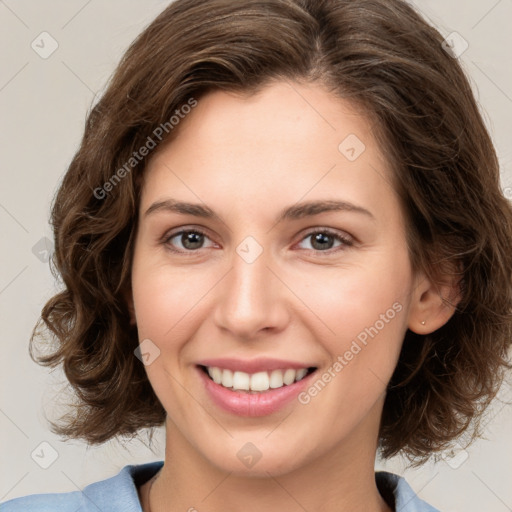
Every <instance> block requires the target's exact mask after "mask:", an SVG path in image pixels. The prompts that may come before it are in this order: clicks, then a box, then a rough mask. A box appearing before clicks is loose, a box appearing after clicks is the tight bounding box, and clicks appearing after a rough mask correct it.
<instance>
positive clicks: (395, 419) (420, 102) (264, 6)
mask: <svg viewBox="0 0 512 512" xmlns="http://www.w3.org/2000/svg"><path fill="white" fill-rule="evenodd" d="M442 43H443V37H442V36H441V35H440V33H439V32H438V31H437V30H436V29H435V28H433V27H432V26H431V25H430V24H428V23H427V22H426V21H425V20H424V19H423V18H422V17H421V16H420V15H419V14H418V13H417V12H416V11H415V10H414V9H413V8H412V7H411V6H409V5H408V4H407V3H405V2H404V1H402V0H357V1H353V0H244V1H239V0H176V1H175V2H173V3H172V4H170V5H169V6H168V7H167V8H166V9H165V10H164V11H163V12H162V13H161V14H160V15H159V16H158V17H157V18H156V19H155V20H154V21H153V22H152V23H151V24H150V25H149V26H148V27H147V28H146V29H145V30H144V31H143V32H142V33H141V34H140V35H139V36H138V37H137V39H136V40H135V41H134V42H133V43H132V45H131V46H130V47H129V49H128V50H127V51H126V53H125V55H124V56H123V58H122V60H121V62H120V63H119V65H118V67H117V69H116V70H115V72H114V74H113V76H112V77H111V79H110V81H109V84H108V87H107V89H106V91H105V92H104V94H103V95H102V97H101V99H100V100H99V102H98V103H97V104H96V105H95V106H94V107H93V108H92V109H91V111H90V113H89V114H88V117H87V121H86V126H85V132H84V134H83V139H82V141H81V144H80V147H79V149H78V150H77V152H76V154H75V156H74V158H73V159H72V161H71V164H70V165H69V168H68V170H67V173H66V174H65V176H64V178H63V180H62V183H61V184H60V187H59V189H58V191H57V193H56V195H55V197H54V200H53V204H52V212H51V224H52V227H53V230H54V237H55V253H54V256H53V260H52V265H53V266H52V271H53V272H54V273H55V275H58V276H60V278H61V279H62V283H63V285H64V286H63V289H62V291H60V292H59V293H58V294H56V295H55V296H53V297H52V298H51V299H50V300H48V302H47V303H46V305H45V306H44V308H43V310H42V313H41V318H40V319H39V321H38V323H37V325H36V326H35V328H34V331H33V333H32V338H31V340H30V354H31V357H32V358H33V359H34V360H36V361H37V362H38V363H40V364H44V365H48V366H52V367H53V366H56V365H58V364H62V366H63V370H64V373H65V375H66V377H67V379H68V380H69V383H70V386H71V389H72V391H73V393H74V394H75V395H76V400H75V401H74V403H73V404H72V405H70V406H69V407H70V408H69V410H68V412H67V413H66V414H65V415H63V416H62V417H61V418H60V419H59V421H58V422H51V425H52V430H53V432H55V433H58V434H60V435H61V436H65V437H72V438H81V439H84V440H86V441H87V442H88V443H90V444H98V443H102V442H105V441H107V440H109V439H111V438H114V437H116V436H121V435H136V434H137V432H138V431H139V430H140V429H142V428H152V427H157V426H160V425H162V424H163V422H164V421H165V416H166V413H165V410H164V408H163V406H162V404H161V403H160V402H159V400H158V398H157V397H156V395H155V393H154V392H153V389H152V387H151V385H150V383H149V381H148V379H147V377H146V373H145V369H144V366H143V365H142V364H141V363H140V361H139V360H138V359H137V358H136V357H135V356H134V350H135V349H136V347H137V346H138V339H137V330H136V328H135V327H134V326H132V325H130V318H129V313H128V309H127V304H126V301H125V299H124V294H125V293H126V290H129V288H130V269H131V262H132V254H133V245H134V234H135V230H136V226H137V209H138V201H139V197H140V191H141V186H142V183H143V177H144V170H145V168H146V165H147V161H148V159H149V156H146V157H144V158H140V159H137V161H136V162H134V161H133V160H130V159H133V158H134V154H135V153H137V151H138V150H139V149H140V148H141V147H142V146H144V145H145V144H147V141H148V137H151V136H152V134H153V137H154V133H155V130H158V128H159V127H162V126H166V125H165V123H169V119H171V117H172V116H173V115H175V113H176V111H177V110H178V111H179V110H180V109H181V108H182V107H183V105H185V104H187V102H189V101H190V98H195V99H196V100H199V101H200V98H201V96H202V95H204V94H206V93H207V92H209V91H212V90H225V91H237V92H242V93H247V94H253V93H255V92H257V91H258V90H260V89H261V88H262V87H264V86H265V85H266V84H268V83H269V82H270V81H272V80H275V79H284V80H295V81H298V82H303V83H311V82H318V83H321V84H323V85H325V86H326V87H327V88H328V90H329V91H331V92H332V93H333V94H335V95H337V97H340V98H344V99H347V100H348V101H351V102H353V103H354V104H357V105H358V106H359V107H360V108H361V109H362V112H364V113H365V114H366V115H367V116H368V117H369V118H371V119H372V120H373V121H374V125H375V136H376V137H377V139H378V140H379V141H380V142H381V146H382V147H383V148H384V149H385V153H386V156H387V158H388V159H389V162H390V163H391V164H392V165H391V167H392V168H393V169H394V176H393V179H394V186H395V189H396V190H397V192H398V193H399V196H400V200H401V206H402V208H403V212H404V216H405V219H406V223H407V243H408V249H409V254H410V258H411V262H412V266H413V268H414V269H415V270H418V269H421V270H423V271H424V272H425V273H426V275H427V276H428V277H429V278H431V279H434V281H435V282H441V281H442V280H443V279H444V278H446V276H448V275H451V276H452V277H453V276H455V278H456V279H457V280H458V282H459V285H460V291H461V293H460V302H459V303H458V305H457V307H456V311H455V313H454V314H453V316H452V317H451V318H450V320H449V321H448V322H447V323H446V324H445V325H444V326H443V327H441V328H440V329H438V330H436V331H435V332H432V333H430V334H427V335H424V336H423V335H418V334H415V333H413V332H411V331H407V333H406V335H405V339H404V341H403V347H402V351H401V354H400V358H399V361H398V364H397V367H396V370H395V372H394V375H393V376H392V378H391V381H390V383H389V385H388V390H387V396H386V400H385V405H384V411H383V415H382V420H381V426H380V439H379V446H380V449H381V452H382V454H383V456H384V457H390V456H392V455H394V454H397V453H399V452H401V453H403V454H406V455H407V456H408V457H409V458H410V459H411V460H415V461H419V463H421V462H424V461H425V460H426V459H427V458H428V457H429V456H431V455H432V454H435V453H436V452H439V451H440V450H442V449H445V448H446V447H447V446H449V444H450V442H452V441H453V440H454V439H456V438H457V437H459V436H461V434H462V433H465V432H473V436H472V439H474V438H475V436H476V435H477V434H478V424H479V421H478V420H479V419H481V417H482V413H483V411H484V410H485V409H486V407H487V406H488V405H489V404H490V402H491V401H492V399H493V398H494V397H495V395H496V393H497V391H498V389H499V386H500V384H501V382H502V380H503V377H504V372H505V370H506V368H509V367H510V366H509V363H508V354H507V351H508V348H509V347H510V345H511V340H512V208H511V205H510V203H509V202H508V201H507V200H506V198H505V197H504V195H503V192H502V191H501V189H500V174H499V165H498V160H497V157H496V153H495V149H494V147H493V143H492V141H491V138H490V136H489V134H488V132H487V130H486V127H485V123H484V121H483V119H482V115H481V113H480V111H479V107H478V105H477V103H476V100H475V98H474V95H473V93H472V90H471V86H470V83H469V81H468V78H467V77H466V75H465V73H464V71H463V69H462V67H461V65H460V63H459V62H458V60H457V59H455V58H454V57H453V56H452V55H451V54H449V53H447V51H445V49H444V48H443V45H442ZM160 130H161V128H160ZM176 131H177V130H173V131H172V132H171V131H170V130H166V138H163V141H164V142H166V143H167V142H169V141H170V140H171V137H172V134H173V133H176ZM167 132H169V134H168V135H167ZM161 146H162V144H160V147H161ZM137 154H138V153H137ZM153 154H154V153H153ZM127 162H132V164H130V167H129V168H127V167H126V163H127ZM123 168H124V169H125V172H121V169H123ZM116 173H117V176H118V177H119V176H120V174H122V179H118V180H117V181H116V182H115V186H113V185H112V179H113V176H114V175H115V174H116ZM107 183H110V184H111V185H110V186H108V185H106V184H107ZM98 191H101V193H100V192H98ZM45 329H46V330H48V331H49V332H50V334H51V337H52V340H53V344H52V351H51V353H45V354H40V355H35V351H34V348H35V347H34V343H35V342H36V341H37V339H38V338H40V339H41V341H43V340H44V339H45V338H44V336H43V332H42V331H44V330H45ZM45 352H46V351H45Z"/></svg>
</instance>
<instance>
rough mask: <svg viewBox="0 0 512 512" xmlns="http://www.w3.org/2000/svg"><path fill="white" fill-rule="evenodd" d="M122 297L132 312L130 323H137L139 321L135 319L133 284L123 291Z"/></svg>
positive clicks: (130, 312)
mask: <svg viewBox="0 0 512 512" xmlns="http://www.w3.org/2000/svg"><path fill="white" fill-rule="evenodd" d="M122 297H123V300H124V302H125V304H126V307H127V308H128V312H129V314H130V325H137V321H136V320H135V307H134V303H133V293H132V289H131V286H130V287H128V288H127V289H126V290H124V291H123V292H122Z"/></svg>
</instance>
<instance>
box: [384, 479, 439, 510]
mask: <svg viewBox="0 0 512 512" xmlns="http://www.w3.org/2000/svg"><path fill="white" fill-rule="evenodd" d="M375 480H376V482H377V487H378V489H379V492H380V493H381V495H382V497H383V498H384V499H385V500H386V501H387V502H388V503H390V504H391V505H392V506H393V507H394V510H396V511H400V512H439V510H438V509H437V508H434V507H432V506H431V505H429V504H428V503H426V502H425V501H423V500H422V499H420V498H419V497H418V495H417V494H416V493H415V492H414V491H413V489H412V488H411V486H410V485H409V484H408V483H407V482H406V480H405V479H404V478H403V477H401V476H398V475H395V474H393V473H388V472H387V471H377V472H376V473H375Z"/></svg>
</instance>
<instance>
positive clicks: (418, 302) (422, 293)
mask: <svg viewBox="0 0 512 512" xmlns="http://www.w3.org/2000/svg"><path fill="white" fill-rule="evenodd" d="M455 277H456V276H453V278H452V279H449V280H448V281H446V282H444V283H434V282H433V281H432V280H430V279H429V278H428V277H427V276H426V275H425V274H424V273H423V272H421V273H419V274H418V275H417V279H416V281H415V287H414V289H413V292H412V299H411V303H410V308H409V323H408V327H409V329H410V330H411V331H413V332H415V333H416V334H429V333H431V332H434V331H436V330H437V329H439V328H440V327H442V326H443V325H445V324H446V323H447V322H448V320H450V318H451V317H452V316H453V314H454V313H455V310H456V307H457V304H458V303H459V301H460V288H459V282H458V280H456V279H455Z"/></svg>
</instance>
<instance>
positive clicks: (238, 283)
mask: <svg viewBox="0 0 512 512" xmlns="http://www.w3.org/2000/svg"><path fill="white" fill-rule="evenodd" d="M251 238H252V237H247V238H246V239H244V241H242V242H241V243H240V244H239V245H238V247H237V248H236V250H235V252H234V253H233V257H232V266H231V271H230V272H229V273H228V275H227V276H226V280H225V282H224V285H223V293H222V297H221V298H220V299H219V303H218V305H217V311H216V321H217V324H218V325H219V326H220V327H223V328H227V329H229V330H230V331H232V333H233V334H235V335H237V336H239V337H245V338H250V337H253V336H254V335H256V334H257V333H258V332H259V331H260V330H262V329H265V328H276V327H279V328H280V327H282V325H283V322H284V321H285V318H286V314H285V307H284V302H283V299H284V297H283V296H282V290H281V289H280V285H279V283H278V282H277V281H278V280H276V278H275V276H274V275H273V272H272V270H271V269H270V267H271V266H272V262H271V261H270V260H271V255H270V251H268V250H265V249H264V248H263V247H262V246H261V245H260V244H259V243H258V242H256V240H255V239H251Z"/></svg>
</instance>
